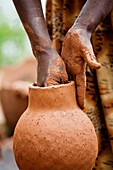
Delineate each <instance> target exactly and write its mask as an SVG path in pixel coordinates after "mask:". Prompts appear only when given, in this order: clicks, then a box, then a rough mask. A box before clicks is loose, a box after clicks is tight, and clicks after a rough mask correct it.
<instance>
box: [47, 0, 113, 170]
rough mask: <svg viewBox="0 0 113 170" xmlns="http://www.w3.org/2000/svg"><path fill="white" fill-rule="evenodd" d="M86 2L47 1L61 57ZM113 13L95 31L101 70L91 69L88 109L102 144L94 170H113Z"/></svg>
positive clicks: (94, 45) (48, 20) (51, 27)
mask: <svg viewBox="0 0 113 170" xmlns="http://www.w3.org/2000/svg"><path fill="white" fill-rule="evenodd" d="M84 3H85V0H81V1H79V0H47V5H46V7H47V15H46V16H47V17H46V20H47V26H48V31H49V34H50V37H51V39H52V41H53V44H54V46H55V48H56V50H57V51H58V53H59V54H61V48H62V41H63V37H64V36H65V34H66V32H67V31H68V29H69V28H70V27H71V26H72V25H73V23H74V21H75V19H76V18H77V16H78V14H79V12H80V10H81V8H82V7H83V5H84ZM112 24H113V11H112V12H111V14H109V15H108V16H107V17H106V18H105V20H104V21H103V22H102V23H101V24H100V25H99V26H98V27H97V29H96V30H95V32H94V34H93V37H92V43H93V47H94V51H95V54H96V56H97V60H98V61H99V62H100V63H101V65H102V66H101V68H100V69H99V70H93V69H91V68H90V67H88V66H87V72H86V75H87V87H86V101H85V102H86V109H85V112H86V114H87V115H88V116H89V118H90V119H91V121H92V123H93V124H94V127H95V130H96V133H97V137H98V144H99V152H98V157H97V159H96V163H95V167H94V168H93V170H113V153H112V150H113V31H112Z"/></svg>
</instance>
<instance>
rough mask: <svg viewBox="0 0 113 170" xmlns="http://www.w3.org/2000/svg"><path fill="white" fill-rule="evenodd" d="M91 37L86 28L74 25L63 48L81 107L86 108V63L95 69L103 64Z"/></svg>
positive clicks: (65, 60)
mask: <svg viewBox="0 0 113 170" xmlns="http://www.w3.org/2000/svg"><path fill="white" fill-rule="evenodd" d="M90 37H91V34H90V33H88V32H87V31H86V30H84V29H78V28H74V26H73V27H72V28H70V30H69V31H68V33H67V34H66V36H65V38H64V44H63V48H62V58H63V60H64V62H65V63H66V65H67V68H68V72H69V73H71V74H72V75H73V76H74V80H75V83H76V87H77V101H78V104H79V106H80V108H81V109H83V108H84V97H85V90H86V76H85V73H86V64H88V65H89V66H90V67H92V68H94V69H98V68H100V66H101V65H100V63H98V62H97V61H96V57H95V55H94V52H93V48H92V45H91V42H90Z"/></svg>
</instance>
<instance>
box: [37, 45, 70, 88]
mask: <svg viewBox="0 0 113 170" xmlns="http://www.w3.org/2000/svg"><path fill="white" fill-rule="evenodd" d="M37 56H38V57H37ZM35 57H36V58H37V60H38V70H37V75H38V78H37V83H38V86H51V85H58V84H65V83H67V82H68V75H67V72H66V67H65V64H64V61H63V60H62V58H61V57H60V56H59V55H58V53H57V52H56V50H55V49H54V48H53V47H52V48H49V49H46V52H44V53H42V54H39V52H38V51H35Z"/></svg>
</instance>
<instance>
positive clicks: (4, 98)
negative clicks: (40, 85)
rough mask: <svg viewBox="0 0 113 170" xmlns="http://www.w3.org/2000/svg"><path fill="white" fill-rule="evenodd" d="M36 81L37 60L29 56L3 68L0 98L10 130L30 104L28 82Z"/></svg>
mask: <svg viewBox="0 0 113 170" xmlns="http://www.w3.org/2000/svg"><path fill="white" fill-rule="evenodd" d="M34 81H36V61H35V60H34V59H32V58H27V59H25V60H24V61H22V62H21V63H18V64H16V65H15V66H13V67H12V66H8V67H6V68H4V69H3V71H2V77H1V83H0V100H1V104H2V109H3V113H4V116H5V120H6V123H7V125H8V126H9V128H10V130H11V131H13V130H14V127H15V125H16V123H17V121H18V119H19V117H20V116H21V114H22V113H23V112H24V111H25V110H26V108H27V106H28V84H29V82H34Z"/></svg>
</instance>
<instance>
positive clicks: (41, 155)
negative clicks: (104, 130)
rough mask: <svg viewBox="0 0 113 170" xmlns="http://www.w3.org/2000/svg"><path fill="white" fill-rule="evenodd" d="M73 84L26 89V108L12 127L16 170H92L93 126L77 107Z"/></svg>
mask: <svg viewBox="0 0 113 170" xmlns="http://www.w3.org/2000/svg"><path fill="white" fill-rule="evenodd" d="M75 95H76V94H75V84H74V82H70V83H68V84H65V85H64V84H63V85H56V86H50V87H37V86H33V85H30V86H29V105H28V109H27V110H26V111H25V112H24V113H23V115H22V116H21V118H20V119H19V121H18V123H17V126H16V128H15V132H14V137H13V148H14V155H15V159H16V162H17V165H18V167H19V169H20V170H92V168H93V166H94V163H95V159H96V156H97V153H98V143H97V137H96V134H95V130H94V127H93V125H92V123H91V121H90V120H89V118H88V117H87V116H86V114H85V113H84V112H82V110H81V109H80V108H79V107H78V105H77V103H76V100H75V98H76V96H75Z"/></svg>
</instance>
